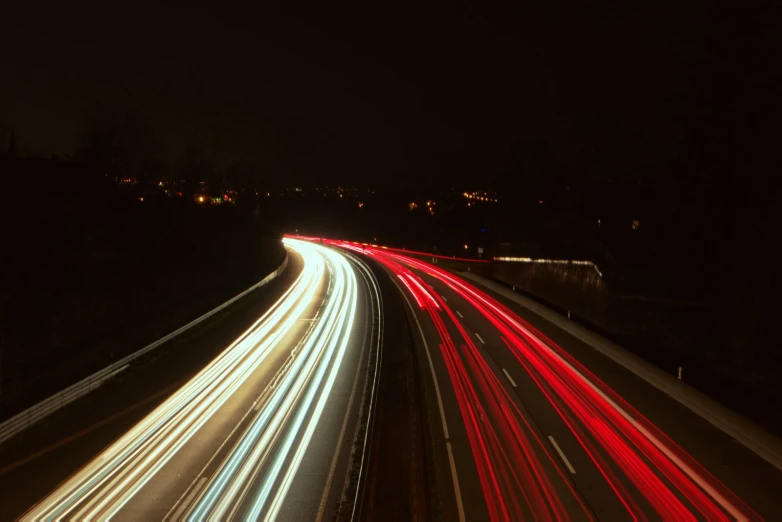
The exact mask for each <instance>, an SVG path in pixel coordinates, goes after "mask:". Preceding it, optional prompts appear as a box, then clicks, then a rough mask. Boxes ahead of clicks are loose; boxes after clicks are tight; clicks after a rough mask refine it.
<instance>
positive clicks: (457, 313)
mask: <svg viewBox="0 0 782 522" xmlns="http://www.w3.org/2000/svg"><path fill="white" fill-rule="evenodd" d="M456 315H458V316H459V317H461V318H462V319H464V316H463V315H462V313H461V312H460V311H459V310H456Z"/></svg>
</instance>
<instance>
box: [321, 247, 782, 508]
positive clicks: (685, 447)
mask: <svg viewBox="0 0 782 522" xmlns="http://www.w3.org/2000/svg"><path fill="white" fill-rule="evenodd" d="M331 244H333V245H335V246H340V247H342V248H346V249H349V250H353V251H357V252H361V253H363V254H365V255H367V257H369V258H373V259H375V260H376V261H377V262H379V263H381V264H382V265H384V266H385V267H386V269H387V271H388V273H389V275H390V276H391V277H392V278H394V279H395V280H396V282H397V285H398V287H399V290H400V291H401V292H402V293H403V294H404V295H405V296H406V297H407V300H408V303H409V307H408V310H409V311H410V320H411V322H412V323H414V325H415V326H413V330H417V332H418V336H417V342H418V345H419V346H418V349H419V354H420V356H421V358H422V359H423V360H424V361H425V362H424V363H423V364H424V365H428V366H429V369H430V373H431V376H430V380H429V384H428V385H429V387H430V390H431V393H429V394H428V396H429V397H430V401H429V404H428V409H429V411H430V412H431V413H430V415H429V419H430V421H431V422H430V423H429V425H430V427H431V426H433V429H434V430H436V432H437V436H438V437H439V440H440V441H441V450H440V451H439V452H437V453H438V454H435V455H433V456H432V458H434V460H435V465H436V466H437V467H438V468H439V476H440V477H441V480H440V481H439V484H437V485H434V486H433V487H435V488H439V489H440V491H439V494H440V495H441V497H442V498H445V499H447V501H446V502H445V503H444V506H443V508H442V509H441V510H440V511H439V512H438V513H437V514H436V516H435V518H440V519H442V520H470V521H472V520H521V519H529V518H534V519H558V520H596V519H597V520H655V519H663V520H697V519H700V520H731V519H738V520H758V519H763V518H765V519H769V520H774V519H779V517H780V516H781V515H782V508H781V505H780V501H779V498H778V485H779V484H782V474H780V472H779V470H777V469H776V468H774V467H773V466H771V465H770V464H768V463H766V462H765V461H762V460H761V459H760V458H759V457H757V456H756V455H755V454H754V453H752V452H750V451H749V450H747V449H746V448H744V447H743V446H740V445H738V444H737V443H735V441H732V440H730V438H729V437H726V436H725V435H724V434H723V433H722V432H719V430H717V429H716V428H714V427H713V426H711V425H710V424H708V423H707V422H705V421H704V420H703V419H701V418H700V417H698V416H696V415H695V414H693V413H692V412H691V411H689V410H687V409H686V408H684V407H682V406H681V405H679V404H678V403H675V402H674V401H672V400H671V399H670V398H668V397H667V396H665V395H664V394H662V393H661V392H659V391H657V390H656V389H653V388H651V387H650V386H649V385H647V384H646V383H645V382H644V381H642V380H641V379H640V378H639V377H637V376H635V375H633V374H632V373H630V372H628V371H627V370H625V369H624V368H621V367H620V366H619V365H616V364H612V362H611V361H608V360H607V359H606V358H605V357H603V356H602V355H600V354H597V353H596V352H594V351H593V350H590V349H589V347H587V346H585V345H583V343H580V342H578V341H577V340H575V339H574V338H571V337H569V336H567V335H564V334H563V332H561V331H552V329H551V328H550V325H548V326H549V327H548V328H547V330H548V332H547V333H548V335H547V334H546V333H544V332H543V331H541V330H539V329H538V328H536V327H535V326H533V324H532V323H535V324H536V325H540V326H545V325H543V324H542V323H544V321H541V320H540V318H535V317H530V315H531V314H527V315H526V316H525V317H522V315H524V314H523V313H522V312H521V311H520V310H517V309H515V308H514V305H513V303H509V302H507V301H504V300H503V299H501V298H499V296H493V295H489V293H487V292H484V291H482V290H480V289H478V288H476V287H475V286H474V285H472V284H470V283H468V282H466V281H464V280H463V279H461V278H459V277H457V276H455V275H454V274H452V273H450V272H448V271H445V270H441V269H440V268H438V267H437V266H433V265H430V264H427V263H424V262H422V261H420V260H418V259H413V258H411V257H407V256H404V255H401V254H398V253H395V252H391V251H388V250H384V249H382V248H373V247H372V246H368V245H362V246H358V245H356V244H354V243H346V242H331ZM549 336H551V337H549ZM554 338H556V340H554ZM661 427H663V428H664V429H663V428H661Z"/></svg>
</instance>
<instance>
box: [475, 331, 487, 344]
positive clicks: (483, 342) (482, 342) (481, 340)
mask: <svg viewBox="0 0 782 522" xmlns="http://www.w3.org/2000/svg"><path fill="white" fill-rule="evenodd" d="M475 337H477V338H478V340H479V341H480V342H481V344H486V341H484V340H483V337H481V336H480V335H479V334H478V333H476V334H475Z"/></svg>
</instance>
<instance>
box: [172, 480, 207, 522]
mask: <svg viewBox="0 0 782 522" xmlns="http://www.w3.org/2000/svg"><path fill="white" fill-rule="evenodd" d="M204 484H206V477H201V478H200V479H198V481H196V485H195V487H194V488H193V489H191V490H190V493H188V494H187V496H186V497H185V499H184V500H183V501H182V502H181V503H180V504H179V507H178V508H177V510H176V511H174V513H173V514H172V515H171V519H170V520H181V519H182V515H184V514H185V510H186V509H187V507H188V506H189V505H190V503H191V502H192V501H193V498H194V497H195V496H196V495H197V494H198V492H199V491H201V488H203V487H204Z"/></svg>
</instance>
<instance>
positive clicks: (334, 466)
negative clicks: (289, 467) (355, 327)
mask: <svg viewBox="0 0 782 522" xmlns="http://www.w3.org/2000/svg"><path fill="white" fill-rule="evenodd" d="M363 364H364V350H361V355H360V356H359V358H358V366H357V367H356V376H355V378H354V379H353V388H352V389H351V391H350V399H349V400H348V407H347V409H346V410H345V419H344V420H343V421H342V429H341V430H340V432H339V438H338V439H337V447H336V449H335V450H334V456H333V457H332V459H331V467H330V468H329V474H328V478H327V479H326V487H325V488H323V495H321V497H320V505H319V506H318V514H317V515H316V516H315V521H316V522H321V521H322V520H323V515H324V513H326V502H328V500H329V493H330V492H331V483H332V482H333V481H334V473H335V472H336V470H337V460H338V459H339V453H340V450H341V449H342V442H343V441H344V439H345V431H346V430H347V427H348V420H349V419H350V412H351V410H352V409H353V399H354V398H355V397H356V388H358V380H359V377H360V376H361V370H362V369H363V366H362V365H363Z"/></svg>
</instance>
